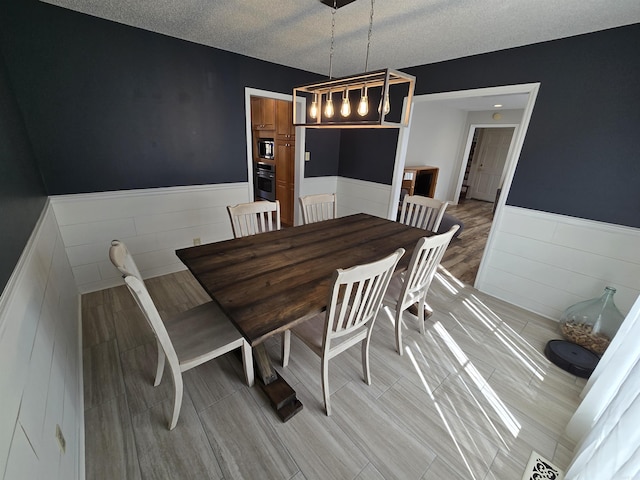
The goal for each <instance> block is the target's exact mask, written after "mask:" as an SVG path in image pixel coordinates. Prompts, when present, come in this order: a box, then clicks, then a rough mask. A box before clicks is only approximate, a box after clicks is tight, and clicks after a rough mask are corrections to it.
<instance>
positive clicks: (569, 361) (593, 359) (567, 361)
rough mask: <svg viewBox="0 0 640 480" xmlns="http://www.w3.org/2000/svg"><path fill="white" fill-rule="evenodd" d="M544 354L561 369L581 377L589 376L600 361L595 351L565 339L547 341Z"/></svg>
mask: <svg viewBox="0 0 640 480" xmlns="http://www.w3.org/2000/svg"><path fill="white" fill-rule="evenodd" d="M544 354H545V355H546V356H547V358H548V359H549V360H551V362H553V363H554V364H555V365H557V366H559V367H560V368H561V369H563V370H566V371H567V372H569V373H572V374H573V375H576V376H578V377H582V378H589V377H590V376H591V374H592V373H593V370H594V369H595V368H596V365H597V364H598V362H599V361H600V357H598V356H597V355H596V354H595V353H593V352H591V351H590V350H587V349H586V348H584V347H581V346H580V345H578V344H575V343H571V342H568V341H566V340H550V341H548V342H547V345H546V347H544Z"/></svg>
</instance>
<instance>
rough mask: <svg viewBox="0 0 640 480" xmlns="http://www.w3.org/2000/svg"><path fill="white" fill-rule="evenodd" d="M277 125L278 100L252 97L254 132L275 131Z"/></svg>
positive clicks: (252, 124)
mask: <svg viewBox="0 0 640 480" xmlns="http://www.w3.org/2000/svg"><path fill="white" fill-rule="evenodd" d="M275 124H276V100H275V99H274V98H264V97H251V126H252V128H253V129H254V130H274V129H275Z"/></svg>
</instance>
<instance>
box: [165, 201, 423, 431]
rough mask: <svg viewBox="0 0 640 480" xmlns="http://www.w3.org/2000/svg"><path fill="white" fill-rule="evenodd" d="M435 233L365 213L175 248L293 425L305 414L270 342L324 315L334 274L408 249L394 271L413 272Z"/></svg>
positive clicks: (268, 393) (280, 413)
mask: <svg viewBox="0 0 640 480" xmlns="http://www.w3.org/2000/svg"><path fill="white" fill-rule="evenodd" d="M430 235H433V234H432V233H431V232H428V231H426V230H422V229H418V228H414V227H410V226H407V225H404V224H401V223H399V222H394V221H391V220H387V219H384V218H380V217H376V216H373V215H369V214H365V213H358V214H354V215H348V216H344V217H339V218H336V219H331V220H325V221H322V222H316V223H311V224H307V225H300V226H295V227H288V228H283V229H281V230H276V231H272V232H264V233H260V234H257V235H252V236H247V237H242V238H235V239H231V240H225V241H220V242H216V243H209V244H202V245H198V246H194V247H188V248H183V249H179V250H176V254H177V256H178V258H179V259H180V260H181V261H182V262H183V263H184V265H185V266H186V267H187V268H188V269H189V271H190V272H191V273H192V274H193V276H194V277H195V279H196V280H197V281H198V282H199V283H200V285H201V286H202V287H203V288H204V290H205V291H206V292H207V293H208V294H209V296H210V297H211V298H212V299H213V300H214V301H215V302H217V303H218V304H219V305H220V307H221V309H222V310H223V311H224V312H225V313H226V315H227V316H228V317H229V319H230V320H231V322H232V323H233V324H234V325H235V326H236V328H237V329H238V330H239V331H240V332H241V334H242V335H243V336H244V338H245V339H246V340H247V342H249V344H250V345H251V346H252V347H253V352H254V361H255V364H256V371H257V375H256V376H257V379H258V382H257V383H258V385H260V386H261V388H262V389H263V391H264V393H265V394H266V396H267V397H268V398H269V400H270V402H271V405H272V407H273V408H274V410H275V411H276V413H277V414H278V416H279V417H280V418H281V419H282V421H287V420H288V419H290V418H291V417H292V416H293V415H295V414H296V413H297V412H299V411H300V410H301V409H302V403H301V402H300V401H299V400H298V399H297V397H296V394H295V391H294V390H293V389H292V388H291V387H290V386H289V384H288V383H287V382H286V380H284V379H283V378H282V377H281V376H280V375H279V374H278V372H276V370H275V369H274V367H273V365H272V363H271V360H270V357H269V355H268V352H267V349H266V347H265V344H264V342H265V340H267V339H269V338H270V337H272V336H274V335H277V334H280V333H282V332H284V331H285V330H287V329H290V328H291V327H293V326H295V325H297V324H299V323H301V322H304V321H305V320H307V319H309V318H311V317H313V316H314V315H317V314H319V313H322V312H324V311H325V310H326V307H327V303H328V295H329V288H330V283H331V279H332V276H333V273H334V272H335V270H337V269H345V268H349V267H352V266H354V265H360V264H364V263H369V262H373V261H375V260H378V259H380V258H382V257H385V256H387V255H389V254H391V253H393V252H394V251H395V250H397V249H398V248H400V247H402V248H404V249H405V250H406V253H405V254H404V255H403V257H402V258H401V259H400V261H399V263H398V265H397V267H396V271H395V273H396V274H398V273H400V272H402V271H404V270H406V269H407V266H408V264H409V260H410V258H411V254H412V252H413V249H414V247H415V245H416V243H417V242H418V240H419V239H420V238H421V237H425V236H430Z"/></svg>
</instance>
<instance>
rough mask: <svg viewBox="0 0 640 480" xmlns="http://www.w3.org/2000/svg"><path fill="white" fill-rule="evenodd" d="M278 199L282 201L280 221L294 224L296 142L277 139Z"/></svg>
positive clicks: (285, 223)
mask: <svg viewBox="0 0 640 480" xmlns="http://www.w3.org/2000/svg"><path fill="white" fill-rule="evenodd" d="M275 157H276V159H275V160H276V199H277V200H279V201H280V221H281V222H282V223H283V224H284V225H293V207H294V205H293V202H294V198H293V191H294V172H295V143H293V142H287V141H282V140H279V139H276V155H275Z"/></svg>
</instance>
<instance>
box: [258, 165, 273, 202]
mask: <svg viewBox="0 0 640 480" xmlns="http://www.w3.org/2000/svg"><path fill="white" fill-rule="evenodd" d="M255 197H256V200H259V199H262V200H269V201H270V202H274V201H275V199H276V172H275V167H274V166H273V165H269V164H266V163H257V164H256V171H255Z"/></svg>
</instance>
